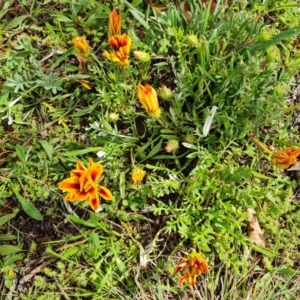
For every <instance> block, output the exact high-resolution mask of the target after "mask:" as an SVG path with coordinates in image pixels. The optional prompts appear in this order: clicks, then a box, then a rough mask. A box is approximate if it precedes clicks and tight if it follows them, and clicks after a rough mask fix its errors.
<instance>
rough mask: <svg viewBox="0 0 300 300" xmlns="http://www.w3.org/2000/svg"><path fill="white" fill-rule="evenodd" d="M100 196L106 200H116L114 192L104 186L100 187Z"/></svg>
mask: <svg viewBox="0 0 300 300" xmlns="http://www.w3.org/2000/svg"><path fill="white" fill-rule="evenodd" d="M98 192H99V195H100V196H101V197H102V198H103V199H105V200H112V199H113V198H114V196H113V194H112V192H111V191H110V190H109V189H107V188H106V187H104V186H99V188H98Z"/></svg>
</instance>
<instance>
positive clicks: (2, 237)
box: [0, 234, 17, 241]
mask: <svg viewBox="0 0 300 300" xmlns="http://www.w3.org/2000/svg"><path fill="white" fill-rule="evenodd" d="M16 238H17V237H16V236H15V235H13V234H0V241H11V240H15V239H16Z"/></svg>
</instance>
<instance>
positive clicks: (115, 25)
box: [108, 8, 122, 36]
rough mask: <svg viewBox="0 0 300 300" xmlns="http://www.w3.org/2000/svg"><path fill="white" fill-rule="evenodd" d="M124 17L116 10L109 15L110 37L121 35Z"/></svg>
mask: <svg viewBox="0 0 300 300" xmlns="http://www.w3.org/2000/svg"><path fill="white" fill-rule="evenodd" d="M121 24H122V16H121V15H120V14H118V12H117V10H116V9H115V8H114V9H113V11H112V12H111V13H110V14H109V24H108V33H109V36H113V35H118V34H121Z"/></svg>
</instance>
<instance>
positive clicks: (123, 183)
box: [119, 172, 126, 199]
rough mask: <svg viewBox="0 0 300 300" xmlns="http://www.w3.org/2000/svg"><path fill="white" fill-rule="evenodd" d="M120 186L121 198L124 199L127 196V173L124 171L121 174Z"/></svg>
mask: <svg viewBox="0 0 300 300" xmlns="http://www.w3.org/2000/svg"><path fill="white" fill-rule="evenodd" d="M119 187H120V194H121V199H124V198H125V187H126V184H125V173H124V172H122V173H121V174H120V183H119Z"/></svg>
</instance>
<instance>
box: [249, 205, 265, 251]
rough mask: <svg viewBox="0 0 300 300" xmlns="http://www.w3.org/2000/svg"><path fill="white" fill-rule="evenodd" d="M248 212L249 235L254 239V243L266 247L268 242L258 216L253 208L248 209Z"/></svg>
mask: <svg viewBox="0 0 300 300" xmlns="http://www.w3.org/2000/svg"><path fill="white" fill-rule="evenodd" d="M247 214H248V225H247V229H248V236H249V238H250V239H251V240H252V241H253V243H254V244H256V245H258V246H263V247H266V245H267V243H266V240H265V238H264V235H263V233H262V230H261V228H260V226H259V223H258V220H257V217H256V216H255V215H254V210H253V209H252V208H248V209H247Z"/></svg>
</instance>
